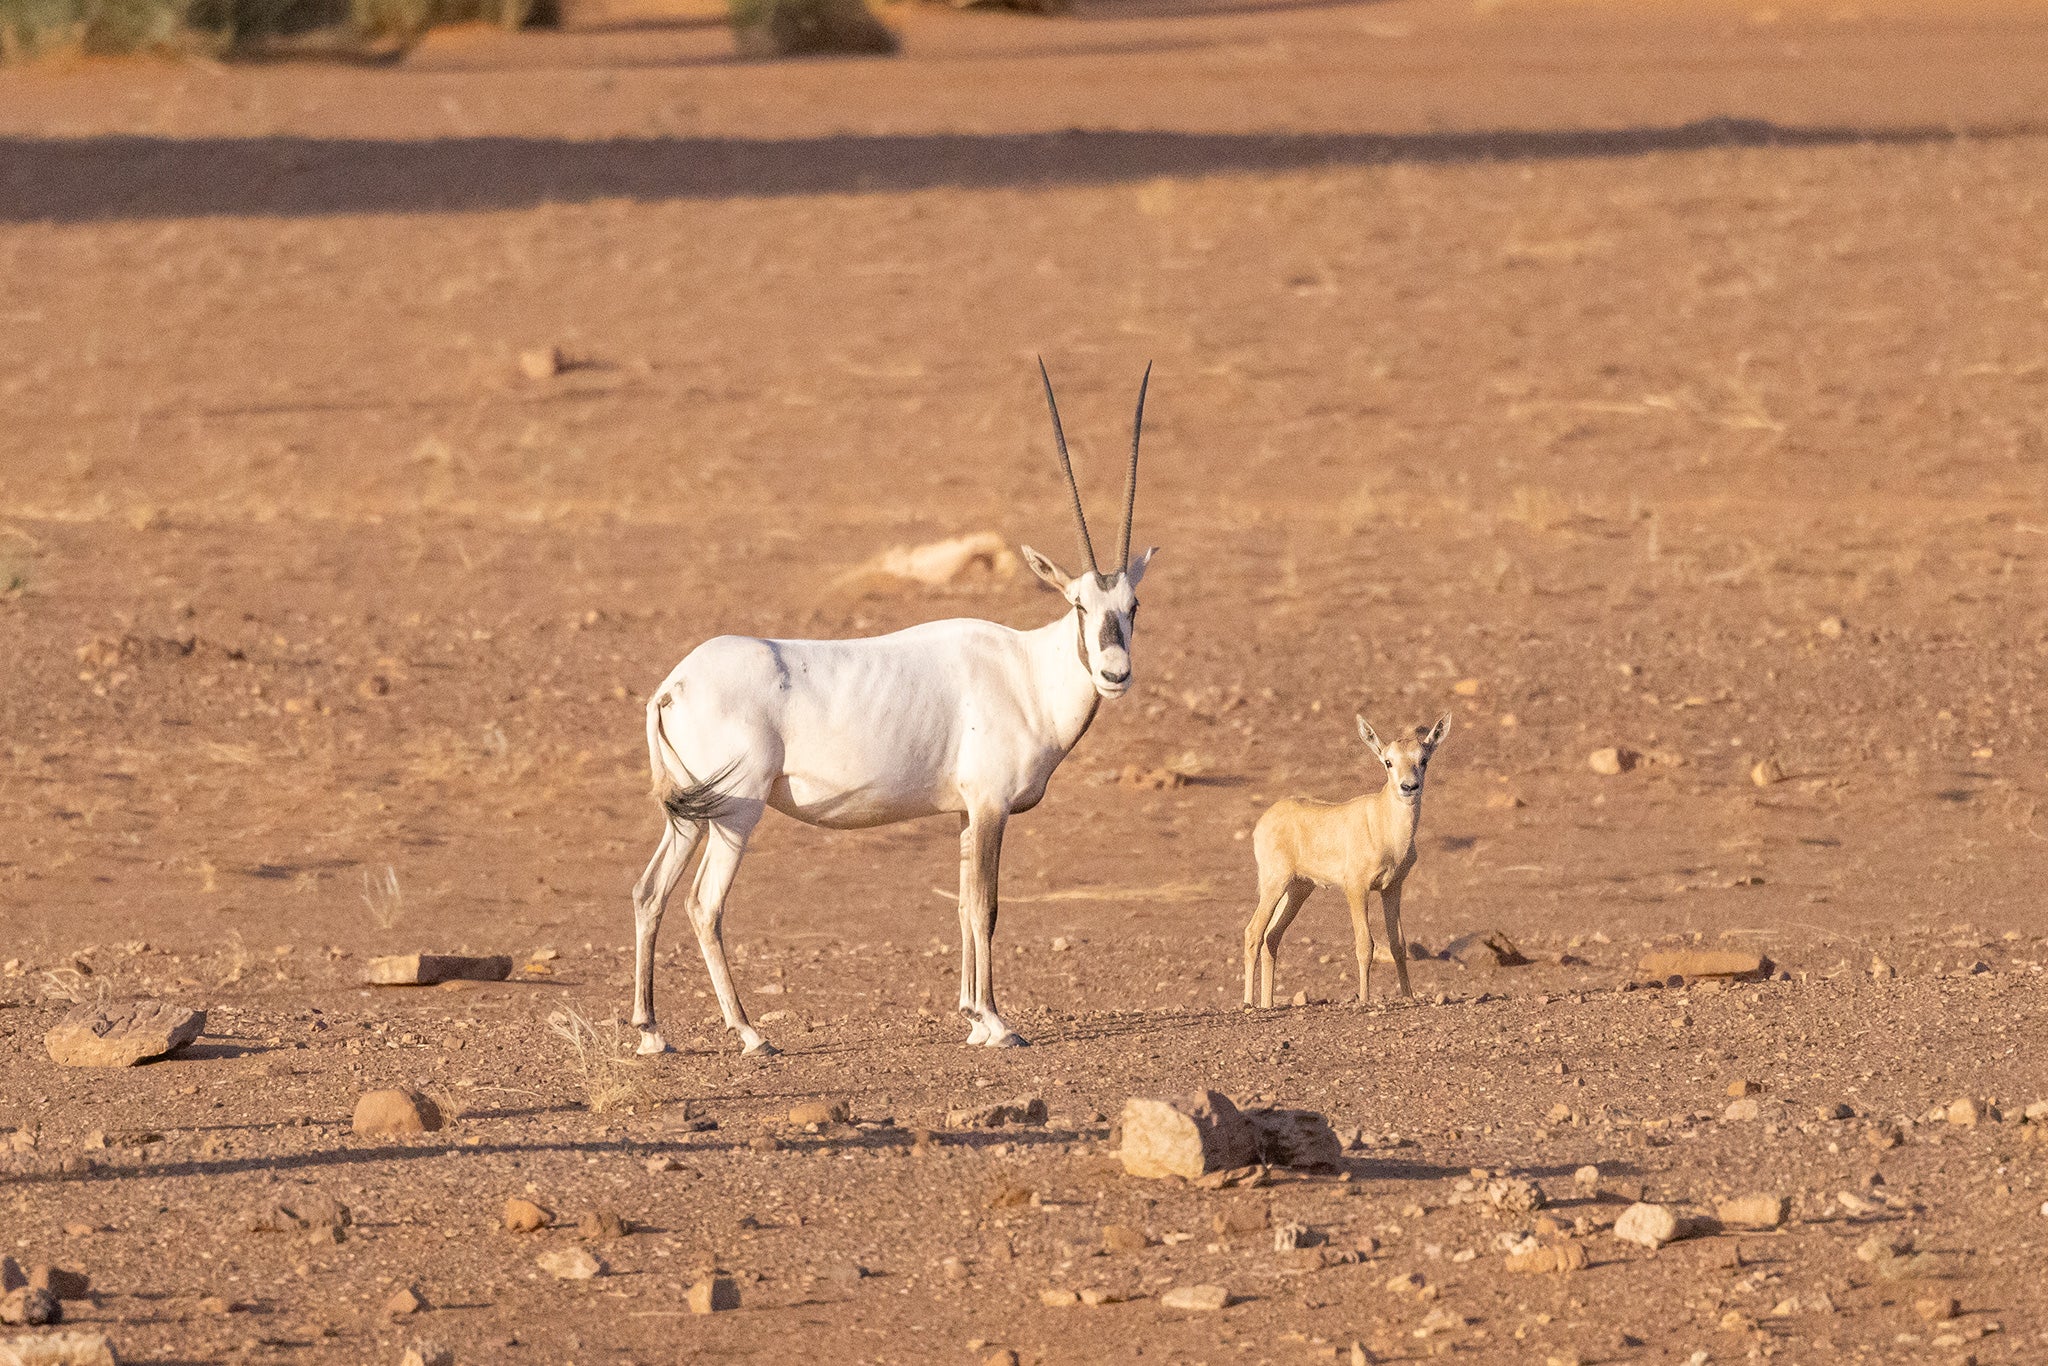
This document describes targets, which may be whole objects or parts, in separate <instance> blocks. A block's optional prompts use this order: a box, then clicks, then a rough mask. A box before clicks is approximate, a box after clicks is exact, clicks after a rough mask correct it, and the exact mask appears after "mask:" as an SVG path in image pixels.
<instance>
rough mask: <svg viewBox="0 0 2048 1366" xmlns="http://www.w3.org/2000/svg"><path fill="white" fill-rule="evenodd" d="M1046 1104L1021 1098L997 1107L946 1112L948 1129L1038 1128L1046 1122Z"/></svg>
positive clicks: (1035, 1098) (1036, 1098)
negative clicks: (1025, 1126)
mask: <svg viewBox="0 0 2048 1366" xmlns="http://www.w3.org/2000/svg"><path fill="white" fill-rule="evenodd" d="M1046 1115H1047V1112H1046V1106H1045V1102H1044V1101H1043V1100H1041V1099H1040V1098H1039V1097H1037V1096H1019V1097H1018V1098H1017V1099H1016V1100H1013V1101H1007V1102H1001V1103H998V1104H995V1105H980V1106H976V1107H974V1108H972V1109H959V1110H948V1111H946V1127H947V1128H948V1129H1002V1128H1007V1127H1009V1126H1010V1125H1013V1124H1014V1125H1029V1126H1033V1127H1036V1126H1038V1125H1042V1124H1044V1123H1045V1121H1046Z"/></svg>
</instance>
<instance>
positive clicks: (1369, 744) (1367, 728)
mask: <svg viewBox="0 0 2048 1366" xmlns="http://www.w3.org/2000/svg"><path fill="white" fill-rule="evenodd" d="M1358 738H1359V739H1361V740H1363V741H1365V747H1366V748H1367V749H1369V750H1371V751H1372V757H1373V758H1375V759H1377V760H1379V761H1380V762H1381V763H1385V762H1386V761H1387V752H1386V747H1385V746H1383V745H1381V744H1380V737H1379V736H1378V735H1377V734H1375V733H1374V731H1373V728H1372V723H1371V722H1370V721H1367V720H1366V719H1365V718H1364V717H1363V716H1361V717H1359V718H1358Z"/></svg>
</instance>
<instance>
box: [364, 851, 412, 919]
mask: <svg viewBox="0 0 2048 1366" xmlns="http://www.w3.org/2000/svg"><path fill="white" fill-rule="evenodd" d="M363 905H364V906H366V907H367V908H369V912H370V920H371V922H372V923H374V924H375V925H376V926H377V928H378V929H380V930H388V929H392V928H393V927H395V926H396V925H397V924H398V922H399V921H400V920H402V919H404V917H405V893H404V892H402V891H400V890H399V886H398V870H397V869H396V868H393V867H392V866H391V865H390V864H388V863H387V864H385V865H384V876H383V877H382V878H378V877H376V876H374V875H373V874H372V873H371V872H370V870H369V869H367V868H365V869H364V870H363Z"/></svg>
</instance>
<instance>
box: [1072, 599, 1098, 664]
mask: <svg viewBox="0 0 2048 1366" xmlns="http://www.w3.org/2000/svg"><path fill="white" fill-rule="evenodd" d="M1074 654H1075V656H1076V657H1077V658H1079V659H1080V661H1081V667H1082V668H1083V669H1090V668H1093V667H1094V666H1093V665H1091V664H1090V663H1089V662H1088V614H1087V613H1086V612H1083V611H1082V610H1081V609H1080V608H1078V607H1076V608H1075V609H1074Z"/></svg>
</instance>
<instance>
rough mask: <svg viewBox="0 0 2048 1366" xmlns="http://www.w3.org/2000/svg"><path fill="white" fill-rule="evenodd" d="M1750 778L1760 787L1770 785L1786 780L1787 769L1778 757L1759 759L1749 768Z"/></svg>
mask: <svg viewBox="0 0 2048 1366" xmlns="http://www.w3.org/2000/svg"><path fill="white" fill-rule="evenodd" d="M1749 780H1750V781H1751V782H1753V783H1755V784H1756V785H1757V786H1758V787H1769V786H1771V784H1773V783H1782V782H1784V781H1785V770H1784V768H1783V767H1782V766H1781V765H1780V764H1779V763H1778V761H1777V760H1776V759H1759V760H1758V761H1757V763H1756V766H1755V767H1754V768H1752V769H1750V770H1749Z"/></svg>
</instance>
